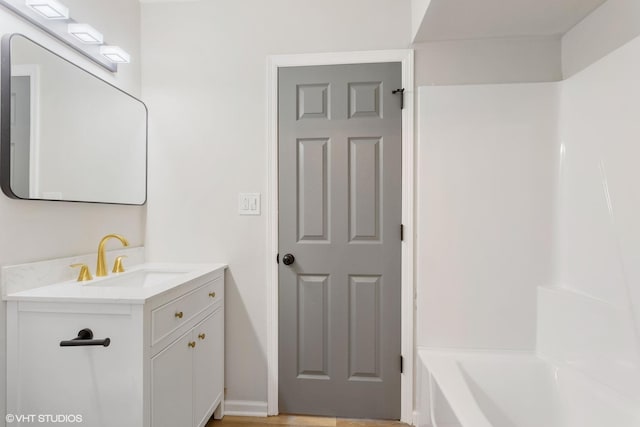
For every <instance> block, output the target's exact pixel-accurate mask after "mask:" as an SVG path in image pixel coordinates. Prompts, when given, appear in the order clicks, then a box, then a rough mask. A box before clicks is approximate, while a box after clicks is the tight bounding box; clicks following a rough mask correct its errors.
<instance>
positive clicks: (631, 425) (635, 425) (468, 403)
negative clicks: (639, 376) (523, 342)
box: [417, 350, 640, 427]
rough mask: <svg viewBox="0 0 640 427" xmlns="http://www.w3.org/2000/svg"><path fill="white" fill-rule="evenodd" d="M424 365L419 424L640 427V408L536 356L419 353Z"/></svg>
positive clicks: (566, 369) (607, 389) (442, 425)
mask: <svg viewBox="0 0 640 427" xmlns="http://www.w3.org/2000/svg"><path fill="white" fill-rule="evenodd" d="M419 363H420V364H421V366H420V367H419V368H420V369H421V371H422V373H421V380H420V384H419V385H418V389H419V390H418V399H419V402H418V405H417V406H418V411H419V414H418V425H422V426H430V425H431V426H433V427H444V426H447V427H449V426H460V427H640V402H637V401H633V400H631V399H628V398H625V397H624V396H622V395H620V394H618V393H617V392H615V391H614V390H612V389H609V388H608V387H607V386H605V385H602V384H599V383H597V382H595V381H592V380H590V379H589V378H588V377H586V376H584V375H582V374H581V373H579V372H577V371H575V370H573V369H569V368H559V367H557V366H554V365H551V364H549V363H547V362H545V361H543V360H542V359H539V358H538V357H536V356H535V355H533V354H524V353H484V352H445V351H433V350H420V351H419ZM442 397H444V399H445V400H446V402H443V401H442ZM440 407H443V408H445V409H442V408H440ZM447 412H451V413H452V414H449V415H448V416H447V415H446V413H447ZM441 414H445V415H441ZM451 415H453V416H451ZM439 417H440V419H439Z"/></svg>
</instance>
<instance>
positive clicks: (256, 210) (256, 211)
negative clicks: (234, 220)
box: [238, 193, 260, 215]
mask: <svg viewBox="0 0 640 427" xmlns="http://www.w3.org/2000/svg"><path fill="white" fill-rule="evenodd" d="M238 214H240V215H260V193H240V194H239V195H238Z"/></svg>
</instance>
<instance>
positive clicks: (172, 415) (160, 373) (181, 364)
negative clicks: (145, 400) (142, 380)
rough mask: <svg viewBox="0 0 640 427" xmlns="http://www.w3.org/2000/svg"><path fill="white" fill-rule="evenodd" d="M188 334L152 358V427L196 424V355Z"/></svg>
mask: <svg viewBox="0 0 640 427" xmlns="http://www.w3.org/2000/svg"><path fill="white" fill-rule="evenodd" d="M190 343H193V340H192V334H191V333H188V334H186V335H184V336H183V337H182V338H180V339H179V340H177V341H176V342H174V343H173V344H171V345H169V346H168V347H167V348H166V349H164V350H163V351H162V352H160V353H158V354H157V355H156V356H155V357H154V358H153V359H151V425H152V426H153V427H178V426H180V427H189V426H192V425H193V401H192V397H193V370H192V366H193V360H192V357H193V352H194V350H195V349H196V348H197V346H196V347H191V346H190V345H189V344H190Z"/></svg>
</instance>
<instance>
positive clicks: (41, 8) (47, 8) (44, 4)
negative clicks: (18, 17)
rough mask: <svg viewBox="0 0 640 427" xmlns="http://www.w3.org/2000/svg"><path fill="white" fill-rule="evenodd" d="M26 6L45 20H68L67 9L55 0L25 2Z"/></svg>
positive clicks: (28, 0) (29, 0) (30, 0)
mask: <svg viewBox="0 0 640 427" xmlns="http://www.w3.org/2000/svg"><path fill="white" fill-rule="evenodd" d="M26 4H27V6H29V7H30V8H31V9H33V10H34V11H36V12H37V13H38V14H40V15H42V16H44V17H45V18H47V19H69V8H68V7H67V6H65V5H63V4H62V3H60V2H59V1H57V0H26Z"/></svg>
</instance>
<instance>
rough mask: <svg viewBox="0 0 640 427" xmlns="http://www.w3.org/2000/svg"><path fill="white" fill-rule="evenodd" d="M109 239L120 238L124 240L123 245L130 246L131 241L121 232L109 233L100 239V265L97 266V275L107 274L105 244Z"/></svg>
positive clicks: (121, 240)
mask: <svg viewBox="0 0 640 427" xmlns="http://www.w3.org/2000/svg"><path fill="white" fill-rule="evenodd" d="M109 239H118V240H120V242H122V245H123V246H129V242H128V241H127V239H125V238H124V236H121V235H119V234H107V235H106V236H104V237H103V238H102V240H100V244H99V245H98V266H97V267H96V276H106V275H107V260H106V256H105V254H104V245H105V243H107V240H109Z"/></svg>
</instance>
